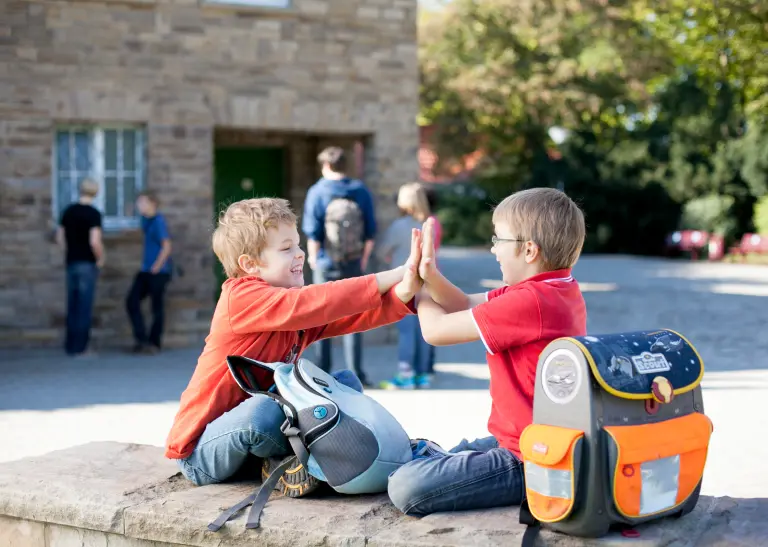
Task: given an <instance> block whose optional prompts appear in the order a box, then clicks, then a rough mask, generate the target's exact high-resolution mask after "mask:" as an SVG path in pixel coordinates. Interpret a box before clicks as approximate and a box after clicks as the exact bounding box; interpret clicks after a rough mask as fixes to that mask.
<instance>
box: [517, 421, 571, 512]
mask: <svg viewBox="0 0 768 547" xmlns="http://www.w3.org/2000/svg"><path fill="white" fill-rule="evenodd" d="M583 437H584V432H583V431H579V430H576V429H567V428H564V427H555V426H551V425H543V424H531V425H529V426H528V427H526V428H525V430H524V431H523V434H522V435H521V436H520V452H521V453H522V455H523V462H524V465H525V464H535V465H537V466H539V467H541V468H544V469H545V470H552V471H567V472H568V473H569V474H570V477H571V481H570V482H571V484H570V486H571V497H570V499H565V498H559V497H554V496H548V495H546V493H542V492H537V491H535V490H533V489H532V488H531V485H530V483H529V482H527V481H526V487H525V488H526V494H527V497H528V508H529V509H530V511H531V514H533V516H534V517H536V518H537V519H538V520H540V521H541V522H558V521H561V520H563V519H564V518H566V517H567V516H568V515H569V514H570V512H571V510H572V509H573V505H574V503H575V501H576V492H575V490H576V485H575V482H576V481H575V471H576V470H575V469H574V463H575V447H576V445H577V443H578V441H579V440H580V439H582V438H583Z"/></svg>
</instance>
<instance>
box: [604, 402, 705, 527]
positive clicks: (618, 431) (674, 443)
mask: <svg viewBox="0 0 768 547" xmlns="http://www.w3.org/2000/svg"><path fill="white" fill-rule="evenodd" d="M603 429H605V431H606V432H607V433H608V434H609V435H610V436H611V438H613V440H614V442H615V443H616V449H617V457H616V467H615V468H614V469H613V500H614V502H615V504H616V509H617V510H618V512H619V513H621V514H622V515H623V516H625V517H627V518H638V517H646V516H652V515H656V514H659V513H664V512H667V511H669V510H671V509H674V508H676V507H678V506H679V505H681V504H682V503H684V502H685V500H687V499H688V498H689V497H690V495H691V494H692V493H693V491H694V490H695V489H696V486H697V485H698V484H699V482H701V479H702V476H703V474H704V464H705V463H706V460H707V450H708V448H709V439H710V436H711V434H712V422H711V421H710V419H709V418H708V417H707V416H705V415H704V414H701V413H698V412H694V413H692V414H688V415H687V416H682V417H680V418H673V419H671V420H667V421H665V422H660V423H655V424H644V425H632V426H606V427H604V428H603ZM676 455H679V457H680V470H679V475H678V483H677V497H676V499H675V505H673V506H671V507H668V508H665V509H662V510H660V511H656V512H653V513H646V514H640V501H641V494H642V473H641V472H640V467H641V465H642V464H643V463H646V462H650V461H653V460H658V459H662V458H669V457H672V456H676Z"/></svg>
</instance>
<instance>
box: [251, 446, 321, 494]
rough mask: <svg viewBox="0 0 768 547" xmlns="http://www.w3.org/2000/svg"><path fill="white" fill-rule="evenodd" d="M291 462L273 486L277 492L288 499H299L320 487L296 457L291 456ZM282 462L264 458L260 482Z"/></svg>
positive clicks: (281, 460) (276, 459)
mask: <svg viewBox="0 0 768 547" xmlns="http://www.w3.org/2000/svg"><path fill="white" fill-rule="evenodd" d="M293 460H294V463H293V464H291V467H289V468H288V469H286V471H285V473H283V476H282V477H280V480H279V481H278V482H277V484H276V485H275V490H279V491H280V492H281V493H282V494H283V495H284V496H288V497H289V498H301V497H304V496H306V495H308V494H311V493H312V492H314V491H315V490H317V489H318V488H320V486H322V484H323V482H322V481H319V480H317V479H316V478H315V477H313V476H312V475H310V474H309V472H307V469H306V468H305V467H304V466H303V465H302V464H301V462H299V459H298V458H297V457H296V456H293ZM282 462H283V459H281V458H265V459H264V463H263V464H262V466H261V481H262V482H264V481H266V480H267V477H269V475H270V474H271V473H272V470H273V469H275V468H277V467H279V466H280V464H281V463H282Z"/></svg>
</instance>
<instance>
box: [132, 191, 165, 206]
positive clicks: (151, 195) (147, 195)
mask: <svg viewBox="0 0 768 547" xmlns="http://www.w3.org/2000/svg"><path fill="white" fill-rule="evenodd" d="M141 197H144V198H147V199H148V200H149V201H151V202H152V204H153V205H154V206H155V207H160V198H158V197H157V194H155V193H154V192H153V191H152V190H142V191H141V192H139V195H138V196H137V198H141Z"/></svg>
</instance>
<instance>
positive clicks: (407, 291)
mask: <svg viewBox="0 0 768 547" xmlns="http://www.w3.org/2000/svg"><path fill="white" fill-rule="evenodd" d="M420 262H421V232H420V231H419V230H416V229H414V230H411V254H410V255H409V256H408V260H407V261H406V263H405V273H404V274H403V280H402V281H401V282H400V283H398V284H397V286H396V287H395V294H396V295H397V297H398V298H399V299H400V300H401V301H402V302H404V303H406V304H407V303H408V302H410V301H411V300H413V297H414V296H416V294H417V293H418V292H419V291H420V290H421V285H422V281H421V278H420V277H419V263H420Z"/></svg>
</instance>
